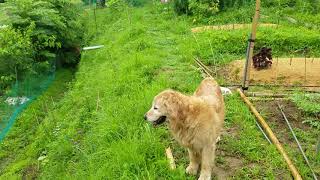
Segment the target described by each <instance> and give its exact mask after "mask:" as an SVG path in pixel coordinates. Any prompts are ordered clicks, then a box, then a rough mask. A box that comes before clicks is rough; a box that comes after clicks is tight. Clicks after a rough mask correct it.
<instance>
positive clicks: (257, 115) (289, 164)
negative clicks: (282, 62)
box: [237, 89, 302, 180]
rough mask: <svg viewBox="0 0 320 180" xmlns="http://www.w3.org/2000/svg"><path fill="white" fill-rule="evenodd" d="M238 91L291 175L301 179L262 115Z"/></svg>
mask: <svg viewBox="0 0 320 180" xmlns="http://www.w3.org/2000/svg"><path fill="white" fill-rule="evenodd" d="M237 91H238V92H239V94H240V96H241V98H242V100H243V101H244V102H245V103H246V104H247V105H248V107H249V108H250V110H251V112H252V113H253V114H254V115H255V116H256V118H257V120H258V121H259V123H260V124H261V126H262V128H263V129H264V130H265V132H266V134H267V135H268V137H269V139H270V140H271V142H272V143H273V144H274V145H275V146H276V148H277V149H278V151H279V152H280V154H281V155H282V157H283V158H284V160H285V161H286V163H287V165H288V166H289V169H290V171H291V174H292V176H293V177H294V179H299V180H300V179H301V180H302V178H301V176H300V174H299V172H298V170H297V168H296V167H295V166H294V164H293V163H292V161H291V160H290V158H289V156H288V155H287V153H286V151H285V150H284V149H283V147H282V145H281V143H280V142H279V140H278V138H277V137H276V136H275V134H274V133H273V132H272V130H271V128H270V127H269V125H268V124H267V123H266V121H265V120H264V119H263V117H262V116H261V115H260V114H259V112H258V111H257V109H256V108H255V107H254V106H253V104H252V103H251V102H250V101H249V99H248V98H247V97H246V95H244V94H243V92H242V91H241V90H240V89H237Z"/></svg>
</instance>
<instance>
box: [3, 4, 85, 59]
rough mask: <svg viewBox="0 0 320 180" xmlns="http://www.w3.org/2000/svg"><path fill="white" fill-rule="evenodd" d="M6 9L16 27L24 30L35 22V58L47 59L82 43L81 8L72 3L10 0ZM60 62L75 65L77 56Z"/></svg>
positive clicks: (33, 40) (33, 41)
mask: <svg viewBox="0 0 320 180" xmlns="http://www.w3.org/2000/svg"><path fill="white" fill-rule="evenodd" d="M6 10H7V11H8V14H9V17H10V21H9V22H8V23H9V24H11V25H12V26H13V27H14V28H15V29H19V30H21V31H25V30H26V28H27V27H28V26H30V24H32V23H34V24H35V28H34V30H33V33H32V35H31V39H32V43H33V44H34V48H35V57H34V58H35V60H36V61H40V62H41V61H46V60H48V59H49V58H53V57H55V56H56V55H57V54H59V53H61V52H65V51H67V52H68V51H69V49H77V48H80V46H81V43H82V39H83V35H84V28H83V27H84V25H83V24H82V22H81V19H80V18H79V17H81V16H80V12H81V9H80V8H79V7H78V6H77V5H76V4H74V3H71V2H69V1H64V0H45V1H44V0H43V1H42V0H19V1H17V0H12V1H9V3H8V5H7V8H6ZM62 62H63V63H66V64H75V63H76V62H77V59H63V60H62Z"/></svg>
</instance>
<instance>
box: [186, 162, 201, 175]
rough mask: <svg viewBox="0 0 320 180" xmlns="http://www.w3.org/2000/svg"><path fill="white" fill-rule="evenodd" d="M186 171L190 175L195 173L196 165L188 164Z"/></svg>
mask: <svg viewBox="0 0 320 180" xmlns="http://www.w3.org/2000/svg"><path fill="white" fill-rule="evenodd" d="M186 172H187V174H190V175H196V174H197V172H198V166H195V165H192V164H189V166H188V167H187V168H186Z"/></svg>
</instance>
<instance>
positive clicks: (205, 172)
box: [145, 78, 225, 180]
mask: <svg viewBox="0 0 320 180" xmlns="http://www.w3.org/2000/svg"><path fill="white" fill-rule="evenodd" d="M224 116H225V109H224V100H223V95H222V93H221V89H220V87H219V85H218V84H217V82H216V81H215V80H214V79H213V78H206V79H204V80H203V81H202V82H201V84H200V86H199V87H198V89H197V90H196V91H195V93H194V94H193V95H192V96H187V95H184V94H182V93H179V92H177V91H173V90H165V91H163V92H161V93H160V94H158V95H157V96H156V97H155V98H154V100H153V103H152V107H151V109H150V110H149V111H148V112H147V113H146V114H145V119H146V120H148V121H149V122H151V123H153V124H154V125H158V124H161V123H163V122H165V121H166V120H167V121H168V122H169V128H170V130H171V133H172V135H173V136H174V138H175V139H176V140H177V141H178V142H179V143H180V144H181V145H182V146H184V147H186V148H188V152H189V158H190V164H189V166H188V167H187V168H186V172H187V173H188V174H192V175H196V174H197V172H198V169H199V167H200V165H201V171H200V177H199V180H207V179H211V172H212V168H213V166H214V158H215V149H216V140H217V138H218V137H219V135H220V133H221V130H222V128H223V124H224Z"/></svg>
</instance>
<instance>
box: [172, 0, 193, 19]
mask: <svg viewBox="0 0 320 180" xmlns="http://www.w3.org/2000/svg"><path fill="white" fill-rule="evenodd" d="M173 7H174V11H175V12H176V13H177V14H178V15H181V14H189V1H188V0H174V1H173Z"/></svg>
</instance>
